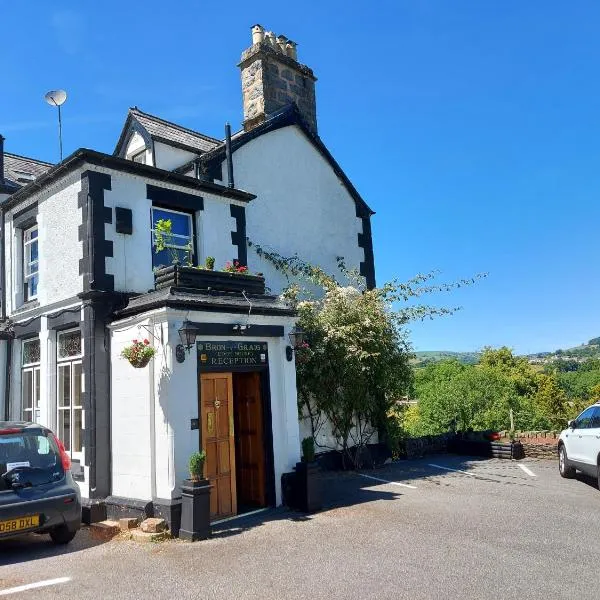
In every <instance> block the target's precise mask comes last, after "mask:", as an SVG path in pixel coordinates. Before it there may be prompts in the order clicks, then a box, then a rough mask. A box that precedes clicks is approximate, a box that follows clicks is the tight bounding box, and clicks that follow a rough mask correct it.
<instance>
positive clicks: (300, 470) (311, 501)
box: [289, 437, 321, 513]
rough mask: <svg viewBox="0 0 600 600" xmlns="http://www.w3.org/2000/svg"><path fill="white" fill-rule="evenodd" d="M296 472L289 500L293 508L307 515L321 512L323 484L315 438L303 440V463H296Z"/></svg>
mask: <svg viewBox="0 0 600 600" xmlns="http://www.w3.org/2000/svg"><path fill="white" fill-rule="evenodd" d="M294 471H295V472H294V474H293V475H294V476H293V478H292V482H291V490H290V492H291V494H290V498H289V502H290V505H291V507H292V508H295V509H297V510H300V511H302V512H306V513H311V512H316V511H318V510H320V508H321V484H320V480H319V465H318V463H317V462H316V461H315V440H314V438H313V437H306V438H304V439H303V440H302V461H301V462H299V463H296V468H295V469H294Z"/></svg>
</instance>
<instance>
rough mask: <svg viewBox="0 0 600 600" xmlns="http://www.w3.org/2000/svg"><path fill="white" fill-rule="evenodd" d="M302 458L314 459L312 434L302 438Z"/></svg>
mask: <svg viewBox="0 0 600 600" xmlns="http://www.w3.org/2000/svg"><path fill="white" fill-rule="evenodd" d="M302 459H303V460H304V462H313V461H314V460H315V440H314V438H313V437H312V436H309V437H305V438H304V439H303V440H302Z"/></svg>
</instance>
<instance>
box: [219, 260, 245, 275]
mask: <svg viewBox="0 0 600 600" xmlns="http://www.w3.org/2000/svg"><path fill="white" fill-rule="evenodd" d="M223 271H225V272H226V273H238V274H239V275H248V267H246V266H244V265H241V264H240V262H239V261H237V260H234V261H233V263H231V262H226V263H225V268H224V269H223Z"/></svg>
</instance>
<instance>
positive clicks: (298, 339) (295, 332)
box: [285, 327, 306, 361]
mask: <svg viewBox="0 0 600 600" xmlns="http://www.w3.org/2000/svg"><path fill="white" fill-rule="evenodd" d="M288 337H289V339H290V345H289V346H286V348H285V357H286V358H287V359H288V361H291V360H292V358H293V357H294V350H297V349H298V348H300V347H301V346H302V344H303V343H304V341H305V340H306V333H305V332H304V331H303V330H302V329H300V328H299V327H294V329H292V330H291V331H290V333H289V334H288Z"/></svg>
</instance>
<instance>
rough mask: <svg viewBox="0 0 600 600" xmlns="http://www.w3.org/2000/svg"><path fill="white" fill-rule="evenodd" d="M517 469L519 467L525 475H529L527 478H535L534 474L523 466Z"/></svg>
mask: <svg viewBox="0 0 600 600" xmlns="http://www.w3.org/2000/svg"><path fill="white" fill-rule="evenodd" d="M519 467H521V469H523V471H525V473H527V475H529V477H535V476H536V475H535V473H534V472H533V471H532V470H531V469H528V468H527V467H526V466H525V465H519Z"/></svg>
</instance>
